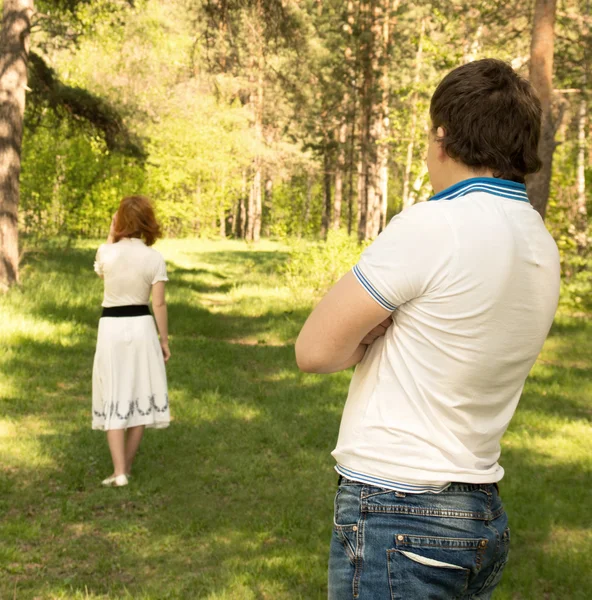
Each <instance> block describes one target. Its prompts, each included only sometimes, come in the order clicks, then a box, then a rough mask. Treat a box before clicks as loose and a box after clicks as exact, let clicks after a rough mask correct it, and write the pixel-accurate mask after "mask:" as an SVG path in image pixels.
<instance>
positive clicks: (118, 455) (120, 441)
mask: <svg viewBox="0 0 592 600" xmlns="http://www.w3.org/2000/svg"><path fill="white" fill-rule="evenodd" d="M107 443H108V444H109V450H110V451H111V460H112V461H113V474H114V475H125V473H126V470H125V466H126V465H125V430H123V429H109V430H107Z"/></svg>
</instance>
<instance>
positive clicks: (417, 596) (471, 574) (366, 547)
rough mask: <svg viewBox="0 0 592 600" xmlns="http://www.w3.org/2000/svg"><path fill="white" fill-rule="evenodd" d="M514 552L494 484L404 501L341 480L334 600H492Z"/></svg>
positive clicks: (455, 487)
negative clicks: (509, 554)
mask: <svg viewBox="0 0 592 600" xmlns="http://www.w3.org/2000/svg"><path fill="white" fill-rule="evenodd" d="M509 546H510V531H509V529H508V519H507V516H506V513H505V511H504V507H503V504H502V501H501V499H500V497H499V494H498V489H497V486H496V485H494V484H469V483H453V484H452V485H451V486H450V487H449V488H447V489H446V490H445V491H444V492H441V493H440V494H431V493H428V494H404V493H401V492H392V491H389V490H385V489H382V488H378V487H373V486H370V485H366V484H362V483H356V482H353V481H349V480H347V479H341V482H340V485H339V488H338V490H337V494H336V496H335V521H334V527H333V538H332V540H331V552H330V557H329V600H349V599H357V598H359V599H360V600H455V599H458V600H488V599H489V598H491V596H492V593H493V590H494V589H495V587H496V586H497V584H498V583H499V581H500V579H501V577H502V571H503V570H504V566H505V564H506V562H507V560H508V550H509Z"/></svg>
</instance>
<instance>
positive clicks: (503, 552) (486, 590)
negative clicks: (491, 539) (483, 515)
mask: <svg viewBox="0 0 592 600" xmlns="http://www.w3.org/2000/svg"><path fill="white" fill-rule="evenodd" d="M509 553H510V529H509V528H508V527H506V529H505V531H504V532H503V534H502V536H501V539H500V549H499V554H498V556H497V557H496V560H495V563H494V565H493V568H492V569H491V573H490V574H489V576H488V577H487V579H486V580H485V583H484V584H483V587H481V589H480V590H479V591H478V592H477V593H476V595H475V597H476V598H483V600H485V599H486V598H491V595H492V594H493V591H494V590H495V588H496V587H497V585H498V584H499V582H500V581H501V580H502V575H503V573H504V568H505V566H506V564H507V562H508V556H509Z"/></svg>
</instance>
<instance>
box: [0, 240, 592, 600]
mask: <svg viewBox="0 0 592 600" xmlns="http://www.w3.org/2000/svg"><path fill="white" fill-rule="evenodd" d="M94 248H96V246H95V245H93V244H91V243H89V242H84V243H81V244H77V245H76V246H75V247H73V248H69V249H65V250H64V249H60V248H53V249H52V248H50V247H47V248H45V249H38V250H31V251H29V252H27V254H26V256H25V259H24V266H23V271H22V281H23V284H22V287H20V288H18V289H14V290H13V291H11V292H10V293H9V294H8V295H6V296H5V297H0V315H1V322H0V599H2V600H9V599H19V600H21V599H22V600H28V599H44V600H45V599H54V598H55V599H58V598H59V599H65V598H68V599H83V598H84V599H97V598H134V599H146V600H148V599H151V600H164V599H167V598H175V599H176V598H179V599H183V600H191V599H193V598H205V599H208V600H284V599H285V600H288V599H290V600H294V599H303V600H315V599H324V598H326V569H327V554H328V547H329V540H330V537H331V527H332V509H333V496H334V492H335V487H336V479H337V478H336V475H335V473H334V471H333V461H332V459H331V456H330V452H331V450H332V449H333V447H334V444H335V441H336V438H337V432H338V427H339V419H340V415H341V410H342V407H343V403H344V400H345V397H346V394H347V388H348V383H349V379H350V377H351V374H350V373H349V372H346V373H339V374H335V375H331V376H317V375H308V374H302V373H299V372H298V370H297V369H296V366H295V362H294V351H293V343H294V340H295V338H296V335H297V333H298V331H299V329H300V327H301V325H302V323H303V322H304V319H305V318H306V315H307V313H308V311H309V310H310V307H311V302H310V300H309V301H308V303H307V302H303V301H302V300H301V299H298V298H301V296H300V295H298V294H295V293H294V290H293V289H290V288H289V287H287V286H286V285H285V283H284V279H283V277H282V275H281V273H280V272H279V269H278V267H280V266H281V265H282V264H284V263H285V261H286V260H287V259H288V252H287V247H286V246H283V245H281V244H279V243H272V242H263V243H261V244H260V245H258V246H247V245H246V244H243V243H240V242H207V241H194V240H176V241H174V240H170V241H164V242H161V243H160V244H159V245H158V248H159V249H160V250H161V251H162V252H163V254H164V255H165V258H166V259H167V263H168V267H169V276H170V283H169V285H168V288H167V294H168V303H169V321H170V330H171V351H172V358H171V361H170V362H169V365H168V367H167V371H168V377H169V395H170V398H171V412H172V415H173V419H174V420H173V422H172V423H171V426H170V427H169V428H168V429H166V430H161V431H148V432H147V434H146V437H145V439H144V443H143V446H142V448H141V450H140V454H139V456H138V459H137V463H136V466H135V469H134V474H133V477H132V479H131V480H130V485H129V486H128V487H126V488H121V489H104V488H102V487H101V485H100V482H101V479H102V478H103V477H105V476H107V475H109V474H110V473H111V468H110V459H109V452H108V449H107V444H106V441H105V436H104V434H103V433H100V432H96V431H91V428H90V396H91V371H92V362H93V354H94V344H95V339H96V326H97V321H98V317H99V312H100V306H99V305H100V302H101V288H102V282H101V280H100V279H99V278H97V277H96V276H95V274H94V273H93V269H92V264H93V258H94ZM591 399H592V322H591V321H590V320H589V319H588V320H586V319H584V318H582V317H579V318H578V317H573V316H569V315H567V314H560V315H559V316H558V318H557V320H556V324H555V326H554V328H553V330H552V332H551V335H550V336H549V338H548V340H547V343H546V345H545V349H544V351H543V353H542V355H541V357H540V359H539V360H538V361H537V364H536V365H535V367H534V369H533V371H532V373H531V376H530V378H529V380H528V382H527V385H526V388H525V392H524V395H523V398H522V401H521V404H520V407H519V409H518V412H517V414H516V416H515V418H514V420H513V421H512V424H511V426H510V429H509V430H508V432H507V434H506V436H505V438H504V440H503V452H502V464H503V466H504V468H505V470H506V476H505V478H504V479H503V481H502V482H501V492H502V496H503V498H504V501H505V503H506V507H507V510H508V513H509V516H510V527H511V530H512V550H511V558H510V563H509V565H508V567H507V569H506V572H505V575H504V579H503V581H502V584H501V585H500V588H499V592H498V593H497V595H496V600H553V599H557V600H559V599H561V600H563V599H565V600H578V599H581V600H584V599H588V598H590V593H591V592H590V590H592V518H591V517H590V514H591V513H590V507H591V506H592V485H591V481H592V479H591V477H592V400H591Z"/></svg>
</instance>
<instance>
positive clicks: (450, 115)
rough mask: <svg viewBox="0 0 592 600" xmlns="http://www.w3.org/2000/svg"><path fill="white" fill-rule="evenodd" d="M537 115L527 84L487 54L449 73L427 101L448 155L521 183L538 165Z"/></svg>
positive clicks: (536, 103) (537, 104) (537, 106)
mask: <svg viewBox="0 0 592 600" xmlns="http://www.w3.org/2000/svg"><path fill="white" fill-rule="evenodd" d="M541 115H542V110H541V103H540V102H539V99H538V98H537V96H536V94H535V92H534V89H533V88H532V86H531V85H530V83H529V82H528V81H527V80H526V79H524V78H523V77H520V75H518V73H516V72H515V71H514V69H512V67H511V66H510V65H509V64H507V63H505V62H503V61H501V60H496V59H492V58H485V59H483V60H476V61H474V62H470V63H468V64H466V65H463V66H461V67H458V68H456V69H454V70H453V71H451V72H450V73H448V75H446V77H444V79H443V80H442V81H441V82H440V84H439V85H438V87H437V88H436V91H435V92H434V95H433V96H432V101H431V103H430V117H431V119H432V126H433V132H434V133H435V132H436V130H437V129H438V127H442V128H443V129H444V136H443V137H442V138H440V141H441V143H442V144H443V147H444V149H445V150H446V153H447V154H448V156H450V157H451V158H453V159H455V160H458V161H460V162H462V163H463V164H465V165H467V166H468V167H472V168H475V169H479V168H489V169H491V170H492V171H493V174H494V176H495V177H499V178H501V179H509V180H511V181H518V182H520V183H523V182H524V176H525V175H528V174H529V173H534V172H535V171H538V170H539V169H540V168H541V161H540V159H539V157H538V154H537V147H538V143H539V137H540V132H541Z"/></svg>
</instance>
